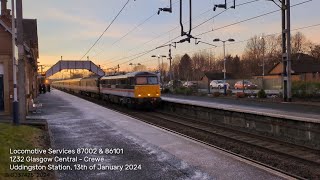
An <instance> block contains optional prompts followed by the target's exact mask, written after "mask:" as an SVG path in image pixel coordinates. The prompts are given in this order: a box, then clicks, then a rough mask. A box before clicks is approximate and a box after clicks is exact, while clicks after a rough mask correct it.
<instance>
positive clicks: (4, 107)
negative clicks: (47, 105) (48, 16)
mask: <svg viewBox="0 0 320 180" xmlns="http://www.w3.org/2000/svg"><path fill="white" fill-rule="evenodd" d="M10 12H11V11H10V10H9V9H7V0H1V15H0V42H1V43H0V115H10V114H11V113H12V100H13V67H12V64H13V60H12V59H13V53H12V52H13V51H12V34H11V32H12V31H11V14H10ZM23 29H24V33H23V35H24V48H25V52H26V53H25V54H26V56H25V62H26V63H25V64H26V66H25V70H26V81H25V82H26V96H27V103H28V101H29V100H30V99H31V98H34V97H35V96H36V95H37V93H36V91H37V85H36V78H37V68H38V66H37V59H38V57H39V52H38V32H37V20H35V19H23ZM16 53H17V52H16ZM18 88H19V85H18Z"/></svg>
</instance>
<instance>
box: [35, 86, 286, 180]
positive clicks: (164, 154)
mask: <svg viewBox="0 0 320 180" xmlns="http://www.w3.org/2000/svg"><path fill="white" fill-rule="evenodd" d="M38 100H39V101H41V103H42V104H43V109H42V115H41V116H42V117H43V118H46V119H47V121H48V128H49V131H50V134H51V136H52V146H53V147H52V148H54V149H63V148H64V149H71V148H81V147H87V148H123V149H124V154H123V155H91V156H90V157H104V159H105V161H104V162H103V163H102V164H104V165H124V164H141V166H142V169H141V170H137V171H119V170H114V171H106V170H104V171H102V170H100V171H98V170H96V171H57V177H58V178H59V179H259V180H260V179H286V178H288V177H287V176H285V175H283V174H281V173H278V172H275V171H273V170H270V169H265V168H263V167H260V166H259V165H256V164H254V163H250V162H247V161H246V160H243V159H240V158H237V157H234V156H232V155H229V154H227V153H224V152H222V151H220V150H217V149H215V148H212V147H209V146H207V145H204V144H201V143H198V142H195V141H193V140H190V139H187V138H185V137H182V136H179V135H176V134H173V133H171V132H168V131H165V130H162V129H160V128H157V127H154V126H151V125H148V124H146V123H143V122H141V121H139V120H136V119H134V118H131V117H128V116H125V115H122V114H120V113H117V112H114V111H112V110H109V109H107V108H105V107H102V106H99V105H96V104H94V103H91V102H88V101H86V100H83V99H80V98H78V97H75V96H73V95H70V94H67V93H64V92H61V91H58V90H52V91H51V93H46V94H44V95H41V96H40V97H39V98H38ZM77 156H78V158H83V156H85V155H77ZM85 164H86V165H93V164H94V163H85Z"/></svg>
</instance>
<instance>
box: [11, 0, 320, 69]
mask: <svg viewBox="0 0 320 180" xmlns="http://www.w3.org/2000/svg"><path fill="white" fill-rule="evenodd" d="M126 2H127V0H107V1H105V0H54V1H53V0H52V1H44V0H28V1H23V3H24V4H23V5H24V18H31V19H37V20H38V36H39V50H40V59H39V61H40V64H46V65H51V64H55V63H56V62H57V61H58V60H59V59H60V56H63V59H65V60H78V59H80V58H81V57H82V56H83V55H84V54H85V53H86V52H87V50H88V49H89V48H90V47H91V46H92V45H93V43H94V42H95V41H96V40H97V39H98V37H99V36H100V35H101V33H102V32H103V31H104V30H105V28H106V27H107V26H108V25H109V24H110V22H111V21H112V19H113V18H114V17H115V16H116V14H117V13H118V12H119V10H120V9H121V8H122V6H123V5H124V4H125V3H126ZM223 2H224V0H194V1H193V4H192V7H193V9H192V11H193V12H192V13H193V14H192V16H193V21H192V24H193V27H195V26H197V25H198V24H200V23H202V22H204V21H206V20H207V19H209V18H211V17H213V16H215V15H217V14H218V13H220V12H222V11H223V9H217V10H216V11H215V12H214V11H213V10H212V8H213V5H214V4H220V3H223ZM245 2H250V3H248V4H245V5H242V6H237V7H236V9H229V10H227V11H226V12H223V13H222V14H220V15H218V16H217V17H216V18H214V19H213V20H209V21H208V22H206V23H204V24H203V25H201V26H199V27H197V28H195V29H194V30H192V35H194V36H196V35H199V34H201V33H203V32H206V31H210V30H212V29H216V28H220V27H223V26H226V25H229V24H232V23H235V22H238V21H242V20H245V19H248V18H251V17H254V16H258V15H261V14H265V13H268V12H272V11H275V10H279V7H278V6H276V5H275V4H274V3H273V2H271V1H266V0H257V1H252V0H236V3H237V4H242V3H245ZM301 2H306V3H304V4H301V5H298V6H295V7H292V9H291V13H292V17H291V20H292V29H295V28H301V27H306V26H311V25H316V24H320V11H319V7H320V1H319V0H313V1H306V0H291V4H292V5H295V4H298V3H301ZM10 4H11V3H10V1H9V2H8V5H10ZM168 5H169V0H136V1H133V0H130V1H129V3H128V5H127V6H126V7H125V9H124V10H123V12H122V13H121V14H120V15H119V17H118V18H117V19H116V20H115V22H114V23H113V24H112V25H111V27H110V29H109V30H108V31H106V33H105V34H104V36H103V37H102V38H101V40H100V41H99V42H98V44H97V45H96V46H95V47H94V48H93V49H92V50H91V51H90V52H89V54H88V56H90V59H91V60H93V61H94V62H95V63H97V64H100V65H103V66H104V67H114V66H116V65H117V64H120V66H121V67H127V66H128V64H129V63H130V62H132V63H142V64H144V65H146V66H148V67H152V66H156V65H157V61H156V59H153V58H151V55H158V54H160V55H162V54H164V55H167V54H168V48H161V49H157V50H155V51H153V52H150V53H148V54H145V55H144V56H142V57H140V58H137V59H134V58H135V57H136V56H135V55H136V54H139V53H142V52H145V51H148V50H151V49H153V48H155V47H157V46H160V45H162V44H163V43H165V42H167V41H170V40H171V39H173V38H175V37H178V36H179V35H180V27H179V1H177V0H173V13H171V14H170V13H164V12H161V14H160V15H157V14H156V12H157V10H158V8H160V7H166V6H168ZM184 6H185V7H184V9H185V11H184V17H183V18H184V19H183V20H184V21H187V20H188V11H187V9H188V1H184ZM228 6H231V1H230V3H229V4H228ZM143 22H144V23H143ZM141 23H143V24H142V25H140V26H139V27H137V26H138V25H139V24H141ZM135 27H137V28H136V29H135V30H132V29H133V28H135ZM174 28H175V29H174ZM188 28H189V24H188V23H186V24H185V30H187V29H188ZM172 29H174V30H172ZM170 30H172V31H170ZM280 31H281V14H280V11H279V12H276V13H273V14H270V15H266V16H263V17H260V18H257V19H253V20H251V21H247V22H244V23H240V24H237V25H233V26H229V27H226V28H222V29H219V30H216V31H213V32H210V33H206V34H204V35H201V36H197V37H199V38H201V40H202V41H206V42H209V43H213V42H212V40H213V39H214V38H220V39H228V38H234V39H235V40H236V41H237V42H241V43H236V44H233V45H228V46H227V51H228V53H231V54H233V55H235V54H241V52H242V51H243V49H244V46H245V43H246V42H242V41H244V40H246V39H248V38H250V37H252V36H254V35H259V36H260V35H262V34H265V35H268V34H273V33H278V32H280ZM300 31H301V32H302V33H303V34H305V35H306V36H307V38H308V39H310V40H311V41H312V42H314V43H320V33H319V32H320V26H315V27H312V28H306V29H302V30H300ZM128 32H130V33H128ZM127 33H128V35H127V36H125V37H123V36H124V35H125V34H127ZM121 37H123V38H122V39H120V38H121ZM180 39H182V38H181V37H179V38H177V39H175V40H173V41H178V40H180ZM215 44H217V45H221V44H220V43H219V42H218V43H215ZM208 48H211V49H212V52H214V53H216V54H217V55H220V54H222V47H217V48H213V47H211V46H208V45H205V44H199V45H195V44H194V41H192V42H191V43H190V44H189V43H184V44H179V45H178V46H177V49H173V50H172V53H173V56H174V55H176V54H180V55H181V54H184V53H189V54H192V53H193V52H197V51H199V50H201V49H208ZM84 59H86V58H84ZM133 59H134V60H133Z"/></svg>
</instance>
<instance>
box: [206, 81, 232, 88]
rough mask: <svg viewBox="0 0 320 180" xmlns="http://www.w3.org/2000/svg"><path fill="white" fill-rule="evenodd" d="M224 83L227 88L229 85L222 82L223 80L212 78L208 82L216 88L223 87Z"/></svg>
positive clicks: (211, 86)
mask: <svg viewBox="0 0 320 180" xmlns="http://www.w3.org/2000/svg"><path fill="white" fill-rule="evenodd" d="M224 85H226V86H227V89H229V87H230V85H229V84H228V83H224V82H223V80H213V81H211V82H210V88H211V89H213V88H218V89H223V87H224Z"/></svg>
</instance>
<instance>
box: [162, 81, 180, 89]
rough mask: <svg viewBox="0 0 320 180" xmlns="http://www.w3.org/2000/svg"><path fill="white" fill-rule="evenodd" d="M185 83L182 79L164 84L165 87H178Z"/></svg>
mask: <svg viewBox="0 0 320 180" xmlns="http://www.w3.org/2000/svg"><path fill="white" fill-rule="evenodd" d="M182 85H183V83H182V81H180V80H171V81H169V82H168V83H167V84H164V87H165V88H177V87H181V86H182Z"/></svg>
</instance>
